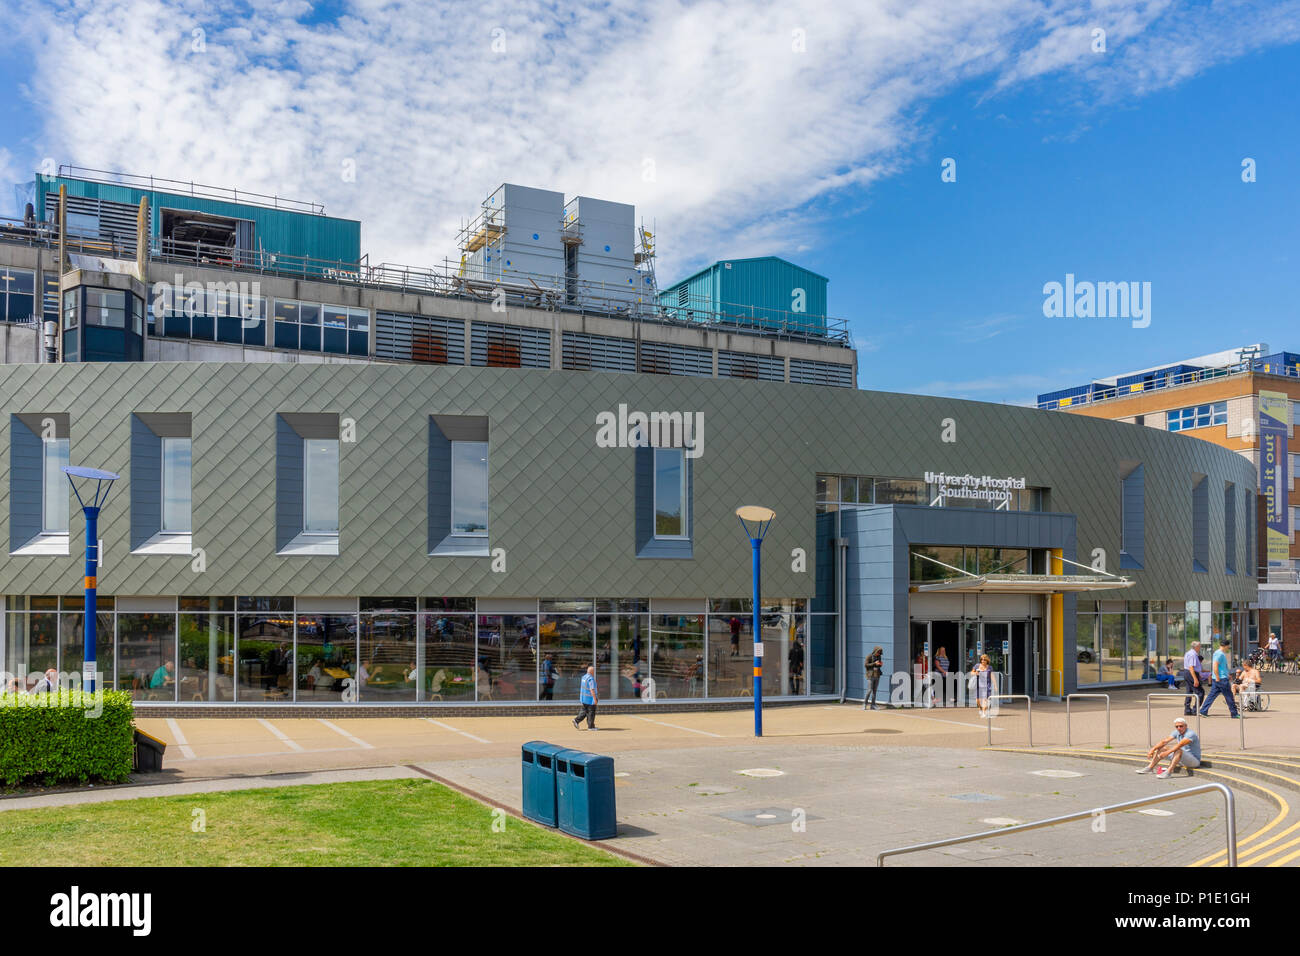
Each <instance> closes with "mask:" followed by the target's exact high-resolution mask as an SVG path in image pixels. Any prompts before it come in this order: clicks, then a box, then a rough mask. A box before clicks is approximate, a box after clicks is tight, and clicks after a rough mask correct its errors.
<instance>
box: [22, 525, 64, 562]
mask: <svg viewBox="0 0 1300 956" xmlns="http://www.w3.org/2000/svg"><path fill="white" fill-rule="evenodd" d="M67 553H68V533H67V532H66V531H64V532H61V533H59V534H38V535H37V536H36V537H34V538H32V539H31V540H30V541H28V542H27V543H26V544H25V545H23V546H22V547H21V548H15V549H14V550H13V551H10V552H9V555H10V556H11V557H24V558H32V557H57V556H66V555H67Z"/></svg>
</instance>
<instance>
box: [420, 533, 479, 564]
mask: <svg viewBox="0 0 1300 956" xmlns="http://www.w3.org/2000/svg"><path fill="white" fill-rule="evenodd" d="M491 556H492V555H491V553H490V552H489V551H488V539H487V538H486V537H476V536H473V535H464V534H449V535H447V537H445V538H443V539H442V540H441V541H439V542H438V543H437V544H436V545H435V546H434V548H433V550H432V551H430V552H429V557H431V558H488V557H491Z"/></svg>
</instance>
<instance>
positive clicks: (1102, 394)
mask: <svg viewBox="0 0 1300 956" xmlns="http://www.w3.org/2000/svg"><path fill="white" fill-rule="evenodd" d="M1249 374H1255V375H1281V376H1284V377H1286V378H1300V366H1295V365H1283V364H1281V363H1276V362H1266V361H1264V360H1263V359H1260V358H1253V359H1243V360H1242V361H1240V362H1236V363H1234V364H1232V365H1223V366H1220V367H1218V368H1204V369H1197V370H1196V371H1194V372H1179V373H1178V374H1176V375H1175V374H1173V373H1170V374H1168V375H1163V376H1161V377H1159V378H1153V379H1148V380H1146V381H1142V382H1133V383H1132V384H1130V385H1096V386H1094V387H1093V390H1092V391H1090V392H1085V393H1084V394H1082V395H1070V396H1066V397H1065V398H1050V399H1043V400H1042V401H1040V402H1038V407H1039V408H1075V407H1077V406H1079V405H1097V404H1100V403H1102V402H1109V401H1114V400H1116V399H1120V398H1130V397H1132V396H1133V395H1140V394H1142V393H1143V392H1153V391H1158V390H1160V389H1165V388H1177V387H1179V386H1181V385H1193V384H1196V383H1197V382H1208V381H1212V380H1214V379H1217V378H1227V377H1228V376H1232V375H1249Z"/></svg>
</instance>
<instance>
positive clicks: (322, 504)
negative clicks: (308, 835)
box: [302, 438, 339, 535]
mask: <svg viewBox="0 0 1300 956" xmlns="http://www.w3.org/2000/svg"><path fill="white" fill-rule="evenodd" d="M302 458H303V473H302V486H303V496H302V500H303V527H302V530H303V533H304V534H332V535H337V534H338V533H339V443H338V439H330V438H305V439H303V455H302Z"/></svg>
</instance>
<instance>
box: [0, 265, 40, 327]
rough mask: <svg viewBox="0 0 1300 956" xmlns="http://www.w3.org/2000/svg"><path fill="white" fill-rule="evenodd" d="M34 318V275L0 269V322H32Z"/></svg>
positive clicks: (22, 270)
mask: <svg viewBox="0 0 1300 956" xmlns="http://www.w3.org/2000/svg"><path fill="white" fill-rule="evenodd" d="M35 317H36V273H35V272H33V271H32V270H31V269H10V268H0V321H3V322H24V323H26V322H32V321H34V319H35Z"/></svg>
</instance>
